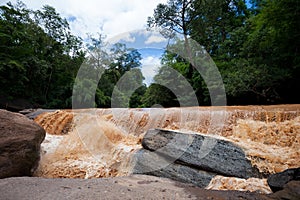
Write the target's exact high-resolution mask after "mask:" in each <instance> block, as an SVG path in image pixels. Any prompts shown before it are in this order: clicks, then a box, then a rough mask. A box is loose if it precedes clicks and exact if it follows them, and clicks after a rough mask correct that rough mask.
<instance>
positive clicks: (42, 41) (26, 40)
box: [0, 1, 84, 107]
mask: <svg viewBox="0 0 300 200" xmlns="http://www.w3.org/2000/svg"><path fill="white" fill-rule="evenodd" d="M49 10H51V12H48V11H49ZM0 14H1V15H0V26H1V29H0V38H1V43H0V46H1V49H0V59H1V62H0V77H1V84H2V87H3V89H2V90H1V94H0V96H2V97H5V99H8V100H6V101H10V100H14V99H26V100H27V101H30V102H32V104H37V105H40V106H45V107H67V106H70V103H68V102H70V101H67V99H69V98H70V97H71V88H72V82H73V79H74V78H75V76H76V72H77V70H78V68H79V66H80V64H81V62H82V60H83V57H84V53H83V52H82V51H81V50H80V49H81V40H80V39H79V38H77V37H75V36H73V35H71V34H70V32H69V27H68V25H67V24H65V22H66V21H65V20H62V18H60V16H59V14H58V13H56V12H55V9H54V8H51V7H49V6H48V7H47V9H46V10H45V11H32V10H29V9H27V8H26V5H25V4H23V3H22V2H21V1H18V2H17V4H16V5H13V4H11V3H8V4H7V5H5V6H1V7H0ZM37 16H39V18H38V19H39V20H37ZM43 17H45V19H44V18H43ZM46 18H47V19H46ZM48 19H49V20H48ZM50 19H52V20H50ZM43 20H44V21H47V27H48V29H47V30H46V29H45V26H44V25H42V24H39V22H41V21H43ZM60 23H63V24H64V25H61V26H52V25H53V24H56V25H59V24H60ZM51 27H52V28H53V27H55V28H56V29H55V30H54V29H53V30H50V29H51ZM51 31H52V32H53V33H54V32H57V33H58V32H64V33H68V34H65V35H61V37H60V40H58V38H54V34H50V32H51ZM53 80H55V82H54V81H53Z"/></svg>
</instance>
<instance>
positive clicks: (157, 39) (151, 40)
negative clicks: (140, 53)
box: [145, 35, 167, 44]
mask: <svg viewBox="0 0 300 200" xmlns="http://www.w3.org/2000/svg"><path fill="white" fill-rule="evenodd" d="M166 41H167V39H166V38H164V37H163V36H161V35H151V36H150V37H148V39H147V40H146V41H145V44H152V43H161V42H166Z"/></svg>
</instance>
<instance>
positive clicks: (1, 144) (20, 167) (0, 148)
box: [0, 110, 45, 178]
mask: <svg viewBox="0 0 300 200" xmlns="http://www.w3.org/2000/svg"><path fill="white" fill-rule="evenodd" d="M44 138H45V131H44V129H43V128H41V127H40V126H39V125H37V124H36V123H35V122H33V121H31V120H29V119H28V118H27V117H25V116H23V115H21V114H16V113H12V112H8V111H5V110H0V178H6V177H13V176H30V175H31V174H32V172H33V170H34V168H35V167H37V164H38V161H39V157H40V144H41V143H42V141H43V140H44Z"/></svg>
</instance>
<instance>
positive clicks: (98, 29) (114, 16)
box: [0, 0, 167, 85]
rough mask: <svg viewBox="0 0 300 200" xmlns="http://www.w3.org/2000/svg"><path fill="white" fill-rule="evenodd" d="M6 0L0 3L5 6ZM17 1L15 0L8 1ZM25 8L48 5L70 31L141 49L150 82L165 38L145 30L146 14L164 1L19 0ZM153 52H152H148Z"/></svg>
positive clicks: (143, 69)
mask: <svg viewBox="0 0 300 200" xmlns="http://www.w3.org/2000/svg"><path fill="white" fill-rule="evenodd" d="M7 2H9V0H4V1H2V0H1V2H0V5H4V4H6V3H7ZM10 2H12V3H16V0H10ZM22 2H24V3H25V4H26V5H27V7H28V8H30V9H33V10H38V9H41V8H42V6H43V5H50V6H52V7H54V8H55V9H56V11H57V12H58V13H60V15H61V16H62V17H63V18H66V19H67V20H68V22H69V24H70V28H71V32H72V33H73V34H74V35H76V36H80V37H81V38H83V39H85V38H86V37H87V33H89V34H94V35H96V34H97V33H101V34H104V35H106V38H107V40H108V41H110V42H124V43H126V45H127V46H130V47H134V48H137V49H139V50H140V53H142V57H143V60H142V61H141V63H142V64H143V66H142V72H143V74H144V77H145V78H146V80H145V83H146V84H148V85H149V83H150V82H151V79H152V77H153V75H154V74H155V71H156V70H157V68H158V67H159V66H160V59H159V57H160V56H161V54H162V52H163V48H164V45H165V43H166V40H165V39H164V38H163V37H162V36H160V35H159V34H157V33H152V34H151V33H148V32H146V31H145V29H146V24H147V18H148V16H152V15H153V11H154V9H155V8H156V6H157V5H158V4H159V3H166V2H167V0H97V1H96V0H63V1H61V0H22ZM151 52H153V54H151Z"/></svg>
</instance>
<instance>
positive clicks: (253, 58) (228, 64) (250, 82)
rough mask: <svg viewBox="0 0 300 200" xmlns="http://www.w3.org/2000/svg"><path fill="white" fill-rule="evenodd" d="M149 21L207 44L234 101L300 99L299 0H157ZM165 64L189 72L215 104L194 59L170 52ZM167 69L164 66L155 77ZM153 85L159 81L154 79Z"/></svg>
mask: <svg viewBox="0 0 300 200" xmlns="http://www.w3.org/2000/svg"><path fill="white" fill-rule="evenodd" d="M148 25H149V27H158V28H163V30H169V31H167V33H168V34H170V33H172V32H178V33H181V34H185V35H186V37H185V39H187V38H192V39H193V40H195V41H196V42H198V43H199V44H201V45H203V46H204V48H205V49H206V51H207V52H208V53H209V54H210V55H211V57H212V58H213V60H214V61H215V63H216V65H217V67H218V69H219V70H220V73H221V75H222V78H223V81H224V85H225V89H226V95H227V103H228V104H231V105H232V104H276V103H299V102H300V95H299V94H298V93H299V91H300V84H299V80H300V79H299V76H300V67H299V65H300V56H299V43H300V28H299V27H300V2H299V1H298V0H253V1H252V2H251V6H250V4H249V3H248V6H247V4H246V2H245V1H244V0H212V1H211V0H209V1H208V0H207V1H206V0H200V1H198V0H197V1H196V0H169V1H168V3H167V4H159V5H158V6H157V8H156V9H155V11H154V15H153V16H152V17H149V19H148ZM186 51H187V52H188V48H187V49H186ZM174 60H175V62H174ZM163 65H164V66H169V67H172V68H173V69H176V70H177V71H179V72H180V73H181V74H182V75H184V77H185V78H186V79H187V80H188V81H189V82H190V84H191V85H192V86H193V88H194V90H195V92H196V95H197V97H198V102H199V103H200V105H210V104H211V102H210V101H211V99H210V96H209V93H208V90H207V86H206V83H205V82H204V81H203V77H201V75H200V74H199V72H198V71H197V70H195V69H194V68H193V66H192V65H191V64H190V63H188V62H186V60H184V59H182V58H180V57H178V55H177V54H172V53H169V52H166V53H165V54H164V56H163ZM164 73H165V72H164V70H160V72H159V74H157V75H156V77H155V78H154V80H157V79H159V77H162V76H164ZM165 79H166V81H170V80H168V79H167V77H165ZM149 90H159V87H157V86H155V85H153V86H152V87H151V86H150V87H149ZM160 90H161V91H162V92H164V90H165V88H163V87H161V88H160ZM152 93H153V94H154V92H151V91H147V94H152ZM155 93H160V92H158V91H156V92H155ZM164 93H165V92H164ZM168 98H169V99H172V98H173V97H172V95H169V96H168V97H164V96H161V99H159V98H156V99H155V98H150V97H147V99H151V100H150V101H147V102H146V105H148V106H149V105H151V104H160V102H162V103H164V102H165V100H166V99H168ZM173 100H174V99H173ZM170 102H172V101H170ZM171 104H172V103H170V105H171Z"/></svg>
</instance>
